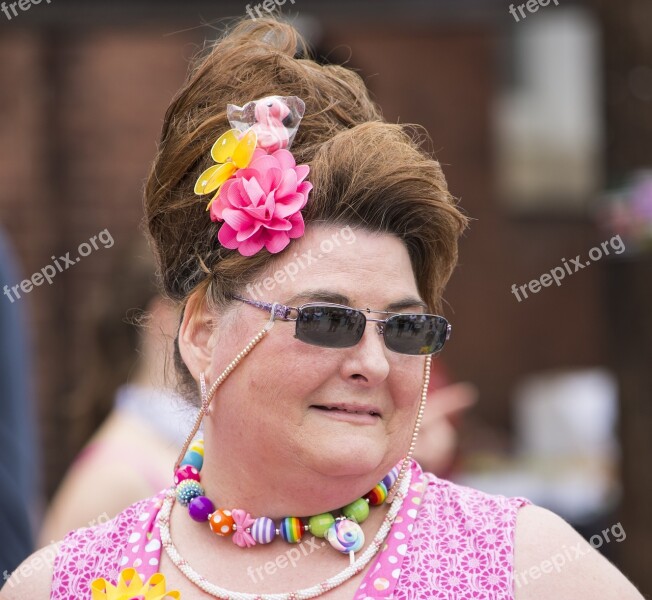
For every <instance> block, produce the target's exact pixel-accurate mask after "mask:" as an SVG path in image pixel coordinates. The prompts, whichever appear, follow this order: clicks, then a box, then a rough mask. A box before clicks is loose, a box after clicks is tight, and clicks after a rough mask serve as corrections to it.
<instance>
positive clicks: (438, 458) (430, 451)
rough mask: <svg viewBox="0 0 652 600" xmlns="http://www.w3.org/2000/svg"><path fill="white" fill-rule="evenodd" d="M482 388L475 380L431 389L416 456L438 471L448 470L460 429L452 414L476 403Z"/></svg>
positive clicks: (423, 463)
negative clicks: (457, 428) (456, 426)
mask: <svg viewBox="0 0 652 600" xmlns="http://www.w3.org/2000/svg"><path fill="white" fill-rule="evenodd" d="M477 399H478V389H477V388H476V387H475V385H473V384H472V383H468V382H461V383H454V384H452V385H447V386H446V387H443V388H440V389H438V390H434V391H429V392H428V398H427V401H426V409H425V411H424V414H423V421H422V423H421V430H420V431H419V437H418V438H417V444H416V448H415V451H414V458H415V459H416V460H417V461H418V462H419V464H420V465H421V466H422V467H423V470H424V471H429V472H431V473H434V474H435V475H441V474H443V473H446V471H447V470H448V469H449V467H450V466H451V464H452V462H453V458H454V456H455V450H456V449H457V431H456V429H455V427H454V425H453V424H452V422H451V417H452V416H453V415H455V414H456V413H459V412H460V411H463V410H466V409H468V408H470V407H471V406H473V405H474V404H475V403H476V401H477Z"/></svg>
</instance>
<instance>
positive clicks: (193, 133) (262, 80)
mask: <svg viewBox="0 0 652 600" xmlns="http://www.w3.org/2000/svg"><path fill="white" fill-rule="evenodd" d="M298 56H304V57H305V56H308V51H307V47H306V44H305V42H304V40H303V39H302V38H301V36H300V35H299V34H298V32H297V31H296V30H295V28H294V27H293V26H292V25H290V24H288V23H284V22H281V21H279V20H277V19H275V18H261V19H256V20H255V21H254V20H250V19H246V20H242V21H240V22H238V23H237V24H236V25H235V26H234V27H233V28H232V29H231V31H230V32H229V33H227V34H226V35H225V36H223V37H222V38H221V39H219V40H218V41H217V42H215V43H214V44H213V45H212V46H211V47H210V48H209V50H208V52H207V54H205V56H203V58H201V59H200V60H199V62H198V64H197V65H196V66H195V67H194V68H193V69H191V71H190V73H189V76H188V79H187V81H186V82H185V84H184V85H183V87H182V88H181V90H180V91H179V92H178V94H177V95H176V97H175V98H174V99H173V101H172V103H171V104H170V106H169V108H168V110H167V112H166V115H165V120H164V124H163V130H162V134H161V140H160V144H159V148H158V152H157V155H156V158H155V160H154V164H153V166H152V169H151V172H150V174H149V178H148V181H147V185H146V188H145V217H146V223H147V227H148V229H149V233H150V236H151V238H152V241H153V249H154V251H155V254H156V255H157V258H158V261H159V268H160V275H161V281H162V286H163V290H164V292H165V294H166V295H167V296H168V297H170V298H171V299H173V300H175V301H177V302H179V303H181V304H182V305H183V304H185V302H186V301H187V300H188V298H189V296H190V295H191V294H195V293H197V294H202V295H203V297H204V300H205V301H206V302H207V303H208V306H209V307H210V308H212V309H214V310H217V311H220V310H223V309H224V308H226V307H227V306H228V305H229V303H230V299H229V297H230V295H231V294H233V293H242V290H243V289H244V287H245V286H246V284H247V283H249V282H252V281H254V280H255V279H257V278H258V277H259V276H260V275H262V273H263V271H265V270H266V269H267V268H269V267H270V266H271V264H272V261H276V260H280V261H282V260H284V257H285V255H286V254H287V253H288V252H290V253H291V252H293V251H294V247H293V241H292V240H291V241H290V244H289V245H288V246H287V248H286V249H285V250H283V251H282V252H280V253H278V254H271V253H270V252H269V251H268V250H266V249H265V248H263V249H262V250H260V251H259V252H258V253H256V254H255V255H253V256H249V257H246V256H242V255H241V254H240V253H239V252H238V251H237V250H230V249H227V248H225V247H223V246H222V245H221V244H220V243H219V241H218V239H217V231H218V230H219V227H220V226H221V225H222V223H215V222H212V221H211V220H210V217H209V214H208V213H207V212H206V202H205V201H204V200H202V199H201V198H200V197H198V196H196V195H195V193H194V191H193V188H194V185H195V182H196V181H197V178H198V177H199V175H200V174H201V173H202V172H203V171H204V170H205V169H206V168H207V167H209V166H210V165H211V164H212V160H211V157H210V149H211V146H212V145H213V143H214V142H215V140H216V139H217V138H218V137H219V136H220V135H221V134H222V133H224V132H225V131H226V130H227V129H230V125H229V122H228V120H227V115H226V108H227V104H229V103H231V104H236V105H239V106H242V105H244V104H245V103H246V102H248V101H250V100H256V99H258V98H262V97H264V96H271V95H278V96H298V97H300V98H301V99H302V100H304V102H305V104H306V109H305V114H304V117H303V119H302V121H301V125H300V126H299V129H298V131H297V134H296V137H295V139H294V142H293V144H292V147H291V152H292V154H293V155H294V156H295V158H296V162H297V164H308V165H310V175H309V177H308V180H309V181H310V182H311V183H312V184H313V186H314V187H313V190H312V192H311V193H310V196H309V198H308V203H307V204H306V206H305V208H304V209H303V210H302V214H303V219H304V222H305V224H306V228H308V227H309V226H310V224H311V223H320V224H324V225H333V226H340V227H345V226H347V225H348V226H350V227H351V228H352V229H354V230H355V229H356V228H362V229H364V230H367V231H369V232H378V233H389V234H393V235H395V236H397V237H398V238H399V239H401V240H402V241H403V243H404V244H405V246H406V248H407V250H408V253H409V256H410V260H411V263H412V268H413V270H414V275H415V279H416V282H417V286H418V289H419V293H420V294H421V296H422V298H423V299H424V301H425V302H426V303H427V304H428V306H429V308H430V310H431V311H432V312H438V311H439V310H440V306H441V297H442V292H443V289H444V286H445V284H446V282H447V281H448V278H449V277H450V275H451V272H452V270H453V269H454V267H455V264H456V262H457V241H458V238H459V236H460V235H461V233H462V232H463V230H464V228H465V227H466V225H467V218H466V217H465V216H464V215H463V214H462V213H461V212H460V211H459V210H458V209H457V207H456V205H455V202H454V199H453V197H452V196H451V194H450V193H449V192H448V188H447V185H446V180H445V178H444V175H443V173H442V170H441V168H440V166H439V163H438V162H437V161H436V160H433V159H432V158H431V157H430V156H429V155H428V154H426V153H425V152H424V151H423V150H421V149H420V147H419V141H420V140H419V137H420V133H419V130H418V128H417V127H415V126H405V125H395V124H390V123H387V122H385V121H384V120H383V117H382V115H381V112H380V109H379V108H378V106H377V105H376V104H375V103H374V102H373V101H372V100H371V98H370V97H369V92H368V90H367V88H366V86H365V84H364V82H363V81H362V79H361V78H360V76H359V75H358V74H357V73H355V72H353V71H351V70H350V69H346V68H344V67H341V66H336V65H325V66H324V65H320V64H318V63H316V62H315V61H313V60H311V59H309V58H298ZM421 137H423V135H421ZM175 359H176V360H175V362H176V364H177V367H178V368H179V370H180V375H181V377H180V378H179V379H180V381H181V382H182V384H186V385H182V387H184V388H185V391H186V393H188V392H190V395H191V396H195V397H196V386H195V384H194V382H193V381H192V378H191V377H190V373H189V372H188V370H187V368H186V367H185V365H184V364H183V363H182V361H181V357H180V355H179V352H178V345H177V350H176V352H175Z"/></svg>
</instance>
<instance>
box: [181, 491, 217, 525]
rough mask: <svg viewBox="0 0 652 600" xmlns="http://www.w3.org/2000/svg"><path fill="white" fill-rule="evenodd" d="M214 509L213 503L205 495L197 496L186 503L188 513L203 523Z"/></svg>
mask: <svg viewBox="0 0 652 600" xmlns="http://www.w3.org/2000/svg"><path fill="white" fill-rule="evenodd" d="M214 510H215V505H214V504H213V503H212V502H211V500H210V499H209V498H207V497H206V496H197V497H196V498H193V499H192V500H191V501H190V502H189V503H188V513H189V514H190V516H191V518H192V519H194V520H195V521H199V522H200V523H203V522H204V521H208V517H210V516H211V513H213V511H214Z"/></svg>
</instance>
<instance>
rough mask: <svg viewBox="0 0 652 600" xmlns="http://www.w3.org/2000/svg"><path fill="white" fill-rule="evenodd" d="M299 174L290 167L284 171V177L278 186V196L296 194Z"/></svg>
mask: <svg viewBox="0 0 652 600" xmlns="http://www.w3.org/2000/svg"><path fill="white" fill-rule="evenodd" d="M297 183H298V182H297V174H296V173H295V172H294V169H288V170H287V171H284V172H283V177H282V178H281V181H280V183H279V184H278V186H277V187H276V198H277V199H278V198H283V196H287V195H288V194H294V192H296V191H297Z"/></svg>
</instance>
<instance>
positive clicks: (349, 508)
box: [342, 498, 369, 523]
mask: <svg viewBox="0 0 652 600" xmlns="http://www.w3.org/2000/svg"><path fill="white" fill-rule="evenodd" d="M342 513H343V514H344V516H345V517H347V518H349V519H351V520H352V521H355V522H356V523H362V522H363V521H364V520H365V519H366V518H367V517H368V516H369V504H367V501H366V500H365V499H364V498H358V499H357V500H355V501H354V502H351V504H347V505H346V506H345V507H344V508H343V509H342Z"/></svg>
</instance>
